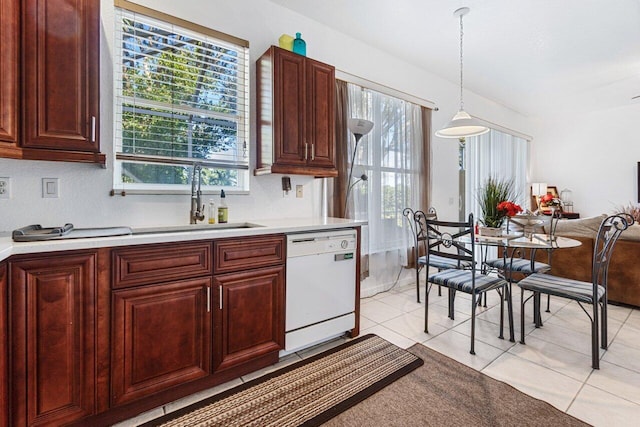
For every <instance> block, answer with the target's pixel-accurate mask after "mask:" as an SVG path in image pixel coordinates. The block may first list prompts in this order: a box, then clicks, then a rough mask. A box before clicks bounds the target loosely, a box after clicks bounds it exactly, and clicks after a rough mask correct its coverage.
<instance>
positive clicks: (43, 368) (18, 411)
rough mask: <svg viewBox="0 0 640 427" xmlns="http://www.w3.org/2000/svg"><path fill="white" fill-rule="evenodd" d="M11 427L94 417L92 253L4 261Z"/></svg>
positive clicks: (93, 266)
mask: <svg viewBox="0 0 640 427" xmlns="http://www.w3.org/2000/svg"><path fill="white" fill-rule="evenodd" d="M10 274H11V279H10V308H9V312H10V316H11V317H10V318H11V322H10V324H11V351H12V357H11V375H10V377H11V384H12V385H11V404H12V411H11V414H12V420H11V425H15V426H27V425H28V426H32V425H63V424H65V423H68V422H71V421H73V420H77V419H80V418H83V417H85V416H87V415H91V414H92V413H93V412H94V411H95V401H96V397H95V392H94V388H95V363H96V360H95V349H96V336H95V335H96V330H95V326H96V318H95V299H96V253H73V254H67V255H62V254H47V255H45V256H41V257H39V256H34V257H33V258H28V259H23V260H18V261H14V262H12V263H11V273H10Z"/></svg>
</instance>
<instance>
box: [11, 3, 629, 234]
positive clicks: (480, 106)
mask: <svg viewBox="0 0 640 427" xmlns="http://www.w3.org/2000/svg"><path fill="white" fill-rule="evenodd" d="M138 3H140V4H142V5H144V6H148V7H152V8H154V9H157V10H161V11H163V12H166V13H169V14H172V15H176V16H178V17H180V18H183V19H186V20H189V21H193V22H196V23H198V24H202V25H205V26H208V27H211V28H214V29H217V30H220V31H223V32H226V33H229V34H232V35H235V36H238V37H241V38H244V39H247V40H249V41H250V44H251V58H252V70H251V73H252V90H255V70H254V67H253V63H254V62H255V60H256V59H257V58H258V57H259V56H260V55H261V54H262V53H263V52H264V51H265V50H266V49H267V48H268V47H269V45H271V44H277V40H278V37H279V36H280V35H281V34H282V33H288V34H294V33H295V32H301V33H302V35H303V38H304V39H305V40H306V41H307V55H308V56H309V57H312V58H315V59H318V60H320V61H323V62H327V63H330V64H333V65H335V66H336V68H337V69H339V70H342V71H345V72H348V73H351V74H354V75H357V76H360V77H363V78H366V79H369V80H372V81H375V82H378V83H380V84H383V85H386V86H389V87H393V88H395V89H398V90H401V91H404V92H407V93H411V94H414V95H416V96H418V97H422V98H425V99H429V100H431V101H434V102H435V103H436V104H437V105H438V107H439V108H440V111H439V112H434V115H433V127H434V130H436V129H438V128H440V127H442V126H443V125H444V124H445V123H446V122H447V121H448V120H449V119H450V118H451V117H452V116H453V114H454V113H455V111H456V110H457V107H458V106H457V102H458V89H457V86H456V84H455V83H450V82H448V81H445V80H443V79H441V78H438V77H436V76H434V75H432V74H430V73H427V72H425V71H423V70H420V69H417V68H416V67H413V66H411V65H408V64H406V63H403V62H402V61H399V60H397V59H395V58H394V57H393V56H391V54H387V53H385V52H382V51H380V50H378V49H376V48H374V47H371V46H367V45H365V44H363V43H361V42H359V41H357V40H355V39H351V38H348V37H346V36H344V35H342V34H340V33H337V32H335V31H333V30H332V29H330V28H328V27H326V26H323V25H321V24H319V23H317V22H315V21H312V20H309V19H307V18H305V17H303V16H301V15H298V14H296V13H294V12H291V11H289V10H288V9H285V8H282V7H280V6H278V5H275V4H273V3H271V2H270V1H267V0H234V1H221V0H217V1H202V0H181V1H175V0H144V1H143V0H140V1H138ZM101 4H102V6H101V7H102V44H101V61H102V65H101V82H102V83H101V120H102V122H101V123H102V126H101V136H100V137H101V147H102V152H104V153H106V154H107V169H101V168H99V167H97V166H94V165H84V164H74V163H57V162H39V161H24V160H11V159H0V176H2V177H4V176H9V177H11V178H12V186H13V191H12V198H11V199H10V200H2V199H0V230H5V231H9V230H12V229H14V228H17V227H20V226H24V225H27V224H38V223H39V224H43V225H60V224H62V223H64V222H72V223H73V224H74V225H75V226H76V227H88V226H108V225H131V226H145V225H165V224H177V223H186V222H187V221H188V213H189V196H188V195H181V196H140V195H128V196H126V197H120V196H117V197H110V196H109V195H108V194H109V191H110V190H111V188H112V184H111V183H112V173H113V170H112V166H113V153H112V141H113V128H112V123H113V103H112V97H113V90H112V78H113V75H112V67H113V63H112V57H113V56H112V51H113V49H114V47H113V28H114V23H113V4H112V2H111V1H108V0H103V1H102V2H101ZM454 54H456V52H452V55H454ZM456 78H457V76H451V79H452V81H454V82H455V81H456ZM251 100H252V104H255V94H254V93H252V97H251ZM465 107H466V109H467V111H469V112H470V113H472V114H474V113H475V114H476V115H478V116H480V117H481V118H483V119H485V120H488V121H491V122H494V123H498V124H500V125H503V126H506V127H509V128H512V129H516V130H519V131H521V132H525V133H532V131H531V125H530V124H529V123H528V121H527V120H526V119H525V118H524V117H522V116H520V115H518V114H517V113H514V112H513V111H510V110H508V109H505V108H503V107H502V106H500V105H498V104H495V103H493V102H491V101H489V100H487V99H483V98H480V97H478V96H475V95H474V94H472V93H468V92H467V93H465ZM252 111H253V112H254V111H255V108H252ZM251 133H252V135H251V150H254V149H255V117H254V118H253V119H252V132H251ZM253 152H255V151H253ZM637 158H638V156H634V159H637ZM433 159H434V160H433V171H432V173H433V182H434V186H433V194H434V202H433V203H434V206H436V207H437V208H438V211H439V212H440V215H441V216H442V217H457V201H458V199H457V192H458V189H457V141H456V142H454V141H451V140H443V139H438V138H434V139H433ZM254 165H255V156H252V167H253V166H254ZM44 177H56V178H59V179H60V197H59V198H58V199H43V198H41V179H42V178H44ZM291 178H292V185H293V186H294V187H295V185H296V184H301V185H304V193H305V195H304V198H302V199H296V198H295V195H294V194H291V193H290V196H289V197H287V198H284V197H283V195H282V191H281V189H280V188H281V187H280V176H279V175H272V176H259V177H252V178H251V183H250V186H251V194H250V195H248V196H239V195H238V196H230V197H228V203H229V205H230V218H231V221H232V222H233V221H236V220H256V219H260V218H274V217H309V216H314V215H319V214H320V212H321V211H320V204H319V197H320V196H319V193H320V191H319V190H320V185H319V181H317V180H314V179H313V178H311V177H304V176H292V177H291ZM551 178H554V177H550V178H549V180H551ZM554 179H555V178H554ZM563 184H564V182H563V183H562V184H560V183H559V185H563ZM575 189H576V190H577V187H576V188H575ZM576 193H578V192H577V191H576ZM205 199H206V198H205ZM450 200H451V201H452V203H451V204H450V203H449V202H450Z"/></svg>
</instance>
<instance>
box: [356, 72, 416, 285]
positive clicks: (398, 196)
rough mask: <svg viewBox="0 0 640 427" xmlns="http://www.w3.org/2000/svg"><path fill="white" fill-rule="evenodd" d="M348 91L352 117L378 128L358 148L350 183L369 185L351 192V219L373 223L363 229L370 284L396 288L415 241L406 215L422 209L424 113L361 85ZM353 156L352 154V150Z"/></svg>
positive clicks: (374, 128) (359, 186) (399, 100)
mask: <svg viewBox="0 0 640 427" xmlns="http://www.w3.org/2000/svg"><path fill="white" fill-rule="evenodd" d="M348 88H349V108H350V111H349V114H350V117H356V118H364V119H368V120H371V121H372V122H373V123H374V127H373V130H372V131H371V132H370V133H369V134H368V135H366V136H365V137H363V138H362V140H361V141H360V144H359V145H358V149H357V152H356V156H355V163H354V172H353V176H354V179H353V180H352V182H355V180H356V179H358V178H359V177H360V176H361V175H362V174H363V173H364V174H366V175H367V177H368V180H367V181H365V182H359V183H357V184H356V185H355V186H354V187H353V189H352V190H351V196H350V197H351V198H352V200H353V204H349V207H348V216H349V217H350V218H356V219H365V220H367V221H368V222H369V225H368V227H366V228H365V229H364V230H363V231H364V232H363V248H364V249H365V250H366V249H367V248H368V251H369V254H370V257H369V274H370V278H369V279H367V280H368V281H370V282H375V283H376V285H374V286H378V284H383V285H386V284H393V283H394V282H395V280H396V279H397V277H398V275H399V274H400V271H399V270H398V269H400V268H401V266H402V265H406V264H407V249H408V245H409V244H410V242H412V239H411V238H409V236H408V233H409V230H408V229H407V225H406V223H405V219H404V217H403V216H402V211H403V209H404V208H406V207H412V208H416V207H419V206H420V200H419V198H420V188H419V186H420V174H421V168H422V158H423V153H422V149H423V146H422V145H423V144H422V141H423V138H422V117H421V109H420V106H418V105H415V104H412V103H409V102H406V101H403V100H401V99H398V98H394V97H390V96H388V95H384V94H381V93H379V92H375V91H372V90H369V89H365V88H362V87H360V86H357V85H353V84H349V85H348ZM351 144H353V141H352V142H351ZM349 153H353V145H352V146H351V147H350V149H349ZM350 156H351V154H350ZM393 266H395V267H397V268H392V267H393Z"/></svg>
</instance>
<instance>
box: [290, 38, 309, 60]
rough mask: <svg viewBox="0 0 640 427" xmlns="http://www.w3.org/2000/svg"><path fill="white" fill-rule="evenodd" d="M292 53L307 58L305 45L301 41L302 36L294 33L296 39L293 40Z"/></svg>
mask: <svg viewBox="0 0 640 427" xmlns="http://www.w3.org/2000/svg"><path fill="white" fill-rule="evenodd" d="M293 52H294V53H297V54H298V55H302V56H307V43H306V42H305V41H304V40H303V39H302V34H300V33H296V38H295V39H294V40H293Z"/></svg>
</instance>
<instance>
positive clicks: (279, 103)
mask: <svg viewBox="0 0 640 427" xmlns="http://www.w3.org/2000/svg"><path fill="white" fill-rule="evenodd" d="M274 55H275V59H274V70H275V71H274V80H275V81H274V94H273V97H274V100H273V102H274V122H275V128H274V133H275V140H274V143H275V146H274V150H275V163H278V164H280V165H292V166H305V165H306V163H307V157H308V156H309V152H310V151H309V150H311V147H310V141H307V140H306V139H307V138H306V137H307V136H306V134H305V127H304V120H305V113H304V112H305V103H306V88H305V72H304V60H305V58H304V56H300V55H297V54H295V53H292V52H289V51H286V50H283V49H274ZM305 144H307V145H306V146H305ZM305 153H306V155H307V157H305Z"/></svg>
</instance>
